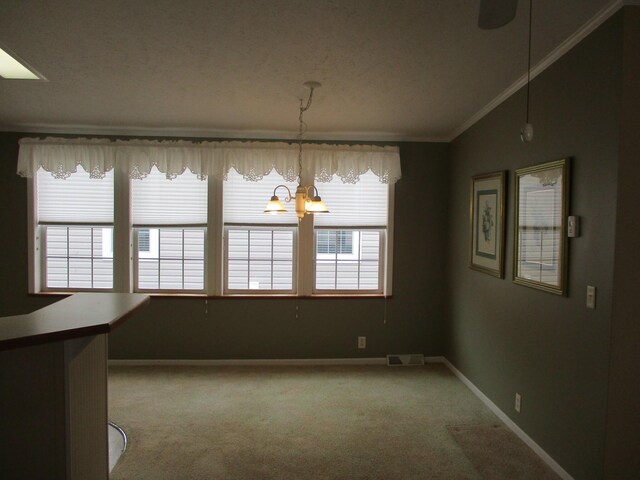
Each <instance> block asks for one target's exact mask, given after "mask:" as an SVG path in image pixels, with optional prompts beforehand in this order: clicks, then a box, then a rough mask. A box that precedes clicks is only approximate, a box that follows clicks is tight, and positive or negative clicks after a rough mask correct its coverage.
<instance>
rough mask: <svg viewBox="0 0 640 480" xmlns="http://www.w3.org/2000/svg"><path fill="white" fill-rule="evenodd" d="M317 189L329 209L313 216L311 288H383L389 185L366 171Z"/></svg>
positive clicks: (347, 290)
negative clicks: (353, 180)
mask: <svg viewBox="0 0 640 480" xmlns="http://www.w3.org/2000/svg"><path fill="white" fill-rule="evenodd" d="M318 188H319V189H320V190H321V191H322V198H323V200H324V201H325V203H326V204H327V205H328V206H329V210H330V211H331V213H330V214H329V215H316V217H315V218H314V226H315V235H314V237H315V241H314V292H317V293H331V292H333V293H335V292H343V293H353V292H368V293H383V292H384V290H385V283H384V280H385V255H384V253H385V238H386V231H387V216H388V204H389V186H388V185H386V184H383V183H380V181H379V179H378V177H377V176H376V175H375V174H373V173H372V172H371V171H369V172H367V173H365V174H363V175H361V176H360V181H359V182H358V183H355V184H349V183H344V182H343V181H342V180H341V179H340V178H338V177H334V178H333V179H332V180H331V182H327V183H320V184H318Z"/></svg>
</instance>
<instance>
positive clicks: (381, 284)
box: [312, 227, 387, 295]
mask: <svg viewBox="0 0 640 480" xmlns="http://www.w3.org/2000/svg"><path fill="white" fill-rule="evenodd" d="M323 230H325V231H350V232H362V231H375V232H378V239H379V244H378V249H379V253H378V288H376V289H340V288H335V289H322V288H317V286H316V284H317V282H316V273H317V272H316V267H317V260H318V259H317V252H316V248H315V246H316V241H317V235H318V232H319V231H323ZM386 236H387V229H386V228H384V227H368V228H367V227H316V228H314V232H313V240H314V241H313V245H314V247H313V290H312V291H313V294H316V295H382V294H384V289H385V262H384V259H385V249H386V243H387V242H386ZM322 255H325V254H322ZM328 255H331V254H328ZM336 255H337V254H336ZM355 260H358V262H359V263H360V262H361V260H359V259H355Z"/></svg>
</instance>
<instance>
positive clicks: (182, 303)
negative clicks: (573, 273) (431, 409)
mask: <svg viewBox="0 0 640 480" xmlns="http://www.w3.org/2000/svg"><path fill="white" fill-rule="evenodd" d="M20 137H21V135H19V134H0V155H1V157H2V158H1V161H0V164H1V165H2V167H1V168H2V172H0V182H1V183H0V201H1V202H2V204H4V205H11V208H9V209H4V210H2V213H1V215H2V217H1V220H2V224H3V225H5V226H10V228H8V229H7V230H6V232H8V234H5V235H2V236H0V242H1V243H0V248H2V250H1V251H3V252H5V255H6V258H5V262H2V263H1V264H0V269H1V270H0V278H2V282H3V284H4V288H2V290H1V291H0V299H1V301H0V316H2V315H14V314H19V313H25V312H28V311H32V310H35V309H37V308H40V307H42V306H43V305H45V304H47V303H50V302H51V301H55V299H56V298H51V297H42V296H29V295H27V247H26V239H27V220H26V219H27V216H26V201H27V193H26V184H27V181H26V179H24V178H20V177H18V176H17V175H16V174H15V170H16V165H17V155H18V143H17V142H18V139H19V138H20ZM447 152H448V146H447V144H442V143H441V144H437V143H405V144H400V156H401V163H402V176H403V178H402V179H401V180H400V181H399V182H398V183H396V188H395V212H396V214H395V236H394V240H395V248H394V250H395V252H394V284H393V297H392V298H389V299H388V300H386V302H385V300H383V299H335V300H334V299H276V298H274V299H247V298H241V299H240V298H237V299H234V298H224V299H220V298H211V299H208V300H205V299H204V298H202V299H199V298H167V297H154V298H153V299H152V301H151V304H150V306H149V307H148V308H146V309H145V310H144V311H142V312H141V313H140V314H139V315H136V316H135V317H133V318H131V319H130V320H128V321H127V322H126V323H125V324H123V325H122V326H121V327H120V328H119V329H118V330H116V331H115V332H114V333H113V334H112V335H111V336H110V357H111V358H114V359H123V358H128V359H130V358H134V359H230V358H231V359H256V358H276V359H282V358H343V357H345V358H348V357H380V356H383V355H386V354H387V353H424V354H426V355H441V354H442V352H443V331H444V328H443V322H444V305H445V300H444V292H445V282H444V281H443V272H444V271H445V268H444V265H445V261H446V260H445V256H444V255H443V254H442V252H443V251H444V250H445V248H446V245H445V232H444V230H443V225H444V224H446V219H447V215H446V209H445V208H444V205H445V199H446V197H447V193H446V192H447V188H446V182H445V179H446V178H447V177H448V161H447ZM418 208H419V209H420V210H418ZM416 241H418V242H420V244H421V245H423V248H418V249H416V248H415V245H416V243H415V242H416ZM296 307H298V309H299V310H298V315H299V318H297V319H296ZM361 335H364V336H366V337H367V348H366V349H365V350H358V349H357V348H356V337H358V336H361Z"/></svg>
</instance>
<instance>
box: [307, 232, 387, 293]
mask: <svg viewBox="0 0 640 480" xmlns="http://www.w3.org/2000/svg"><path fill="white" fill-rule="evenodd" d="M383 232H384V231H383V230H331V229H316V233H315V290H316V291H319V290H333V291H340V290H344V291H358V290H372V291H375V292H380V291H382V282H381V278H380V262H381V254H382V251H381V238H382V235H383Z"/></svg>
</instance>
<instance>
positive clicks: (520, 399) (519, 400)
mask: <svg viewBox="0 0 640 480" xmlns="http://www.w3.org/2000/svg"><path fill="white" fill-rule="evenodd" d="M521 402H522V397H521V396H520V394H519V393H516V404H515V409H516V412H518V413H520V403H521Z"/></svg>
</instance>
